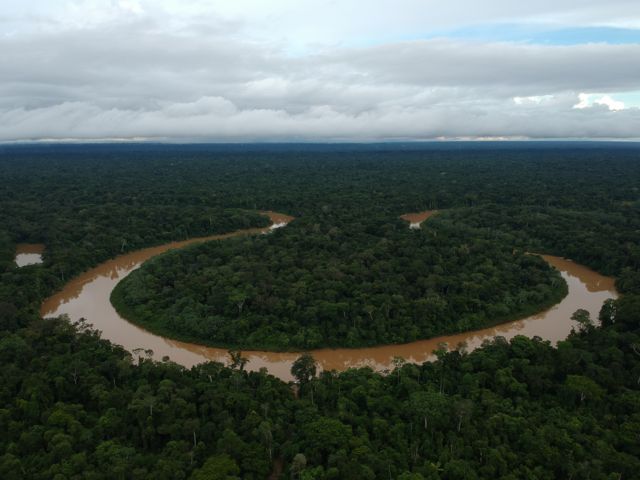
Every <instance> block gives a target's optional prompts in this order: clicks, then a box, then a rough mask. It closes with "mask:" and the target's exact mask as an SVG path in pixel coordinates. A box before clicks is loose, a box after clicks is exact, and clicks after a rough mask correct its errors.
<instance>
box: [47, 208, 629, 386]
mask: <svg viewBox="0 0 640 480" xmlns="http://www.w3.org/2000/svg"><path fill="white" fill-rule="evenodd" d="M265 213H266V214H267V215H269V217H270V218H271V221H272V222H273V224H272V226H271V227H268V228H263V229H259V228H256V229H247V230H242V231H240V232H235V233H230V234H224V235H214V236H211V237H204V238H197V239H191V240H187V241H183V242H174V243H170V244H167V245H161V246H159V247H152V248H146V249H143V250H139V251H137V252H133V253H129V254H126V255H122V256H120V257H117V258H115V259H113V260H109V261H107V262H105V263H103V264H101V265H99V266H98V267H96V268H94V269H92V270H89V271H88V272H85V273H84V274H82V275H80V276H79V277H77V278H75V279H74V280H72V281H71V282H69V283H68V284H67V285H66V286H65V287H64V289H63V290H62V291H61V292H59V293H57V294H56V295H54V296H52V297H51V298H49V299H48V300H46V301H45V302H44V303H43V305H42V308H41V314H42V316H43V317H53V316H57V315H62V314H67V315H69V318H70V319H71V321H75V320H78V319H80V318H85V319H87V321H88V322H89V323H91V324H93V326H94V328H96V329H98V330H101V331H102V337H103V338H105V339H108V340H110V341H111V342H113V343H115V344H119V345H122V346H123V347H124V348H126V349H127V350H129V351H133V350H134V349H136V348H142V349H151V350H153V352H154V358H156V359H161V358H162V357H164V356H168V357H169V358H170V359H171V360H173V361H174V362H177V363H179V364H182V365H184V366H186V367H191V366H193V365H196V364H198V363H202V362H205V361H210V360H214V361H218V362H224V363H227V361H228V354H227V349H224V348H211V347H205V346H202V345H196V344H192V343H187V342H180V341H177V340H171V339H168V338H163V337H161V336H158V335H155V334H152V333H150V332H148V331H146V330H144V329H143V328H140V327H138V326H136V325H133V324H132V323H129V322H127V321H126V320H124V319H123V318H121V317H120V316H119V315H118V313H117V312H116V311H115V309H114V308H113V306H112V305H111V302H110V301H109V297H110V295H111V291H112V290H113V289H114V287H115V286H116V284H117V283H118V282H119V281H120V280H121V279H123V278H124V277H125V276H127V275H128V274H129V273H130V272H131V271H132V270H134V269H136V268H138V267H139V266H140V265H141V264H142V263H143V262H144V261H146V260H148V259H149V258H151V257H153V256H155V255H158V254H160V253H162V252H165V251H167V250H169V249H171V248H180V247H183V246H185V245H188V244H192V243H197V242H202V241H207V240H220V239H225V238H229V237H232V236H238V235H251V234H258V233H267V232H268V231H269V230H270V229H273V228H277V227H280V226H284V225H286V224H287V223H288V222H289V221H290V220H292V217H289V216H287V215H281V214H276V213H273V212H265ZM542 258H544V259H545V260H546V261H547V262H548V263H549V264H551V265H552V266H554V267H555V268H557V269H558V270H559V271H560V273H561V275H562V277H563V278H564V279H565V280H566V282H567V284H568V286H569V293H568V295H567V296H566V297H565V298H564V300H562V301H561V302H560V303H559V304H557V305H556V306H554V307H552V308H551V309H549V310H547V311H545V312H542V313H540V314H537V315H533V316H531V317H527V318H525V319H522V320H517V321H514V322H508V323H504V324H500V325H497V326H495V327H491V328H486V329H483V330H477V331H472V332H465V333H460V334H456V335H447V336H442V337H436V338H432V339H429V340H421V341H416V342H412V343H407V344H402V345H386V346H380V347H371V348H358V349H346V348H341V349H321V350H314V351H312V352H311V353H312V354H313V356H314V358H315V359H316V360H317V361H318V363H319V366H320V367H321V368H322V369H327V370H340V371H341V370H345V369H347V368H350V367H357V366H364V365H368V366H371V367H372V368H374V369H376V370H380V371H382V370H385V369H390V368H392V361H393V358H394V357H396V356H400V357H403V358H404V359H405V360H407V361H409V362H414V363H422V362H424V361H426V360H429V359H431V358H433V351H434V350H435V349H437V348H438V346H439V345H440V344H441V343H446V344H448V346H449V347H450V348H455V347H456V346H457V345H458V344H459V343H461V342H465V343H466V344H467V347H468V349H469V350H471V349H473V348H476V347H478V346H480V345H481V344H482V342H483V341H484V340H487V339H491V338H493V337H495V336H498V335H499V336H503V337H505V338H507V339H509V338H512V337H514V336H516V335H526V336H529V337H533V336H536V335H537V336H539V337H542V338H544V339H546V340H550V341H551V342H553V343H555V342H557V341H558V340H562V339H564V338H566V337H567V335H568V334H569V332H570V331H571V328H572V326H573V325H572V324H573V322H572V321H571V319H570V317H571V314H572V313H573V312H574V311H576V310H577V309H579V308H584V309H585V310H588V311H589V312H590V313H591V316H592V318H597V316H598V312H599V310H600V307H601V306H602V304H603V302H604V301H605V300H606V299H608V298H616V297H617V292H616V290H615V288H614V280H613V279H612V278H609V277H605V276H602V275H600V274H598V273H596V272H594V271H592V270H590V269H588V268H586V267H584V266H581V265H578V264H576V263H574V262H572V261H570V260H565V259H563V258H560V257H554V256H548V255H543V256H542ZM243 356H244V357H246V358H247V359H248V360H249V363H248V364H247V368H248V369H250V370H259V369H260V368H263V367H264V368H267V369H268V370H269V372H270V373H271V374H273V375H276V376H277V377H280V378H281V379H283V380H285V381H288V380H291V379H292V377H291V373H290V371H289V370H290V368H291V364H292V362H293V361H294V360H295V359H296V358H298V356H299V353H293V352H287V353H278V352H263V351H249V350H246V351H243Z"/></svg>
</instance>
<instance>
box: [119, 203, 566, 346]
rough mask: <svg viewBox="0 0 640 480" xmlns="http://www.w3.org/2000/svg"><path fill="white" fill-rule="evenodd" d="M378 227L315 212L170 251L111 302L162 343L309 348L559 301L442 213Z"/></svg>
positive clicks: (412, 335)
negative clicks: (265, 230)
mask: <svg viewBox="0 0 640 480" xmlns="http://www.w3.org/2000/svg"><path fill="white" fill-rule="evenodd" d="M355 201H358V199H356V200H355ZM378 222H379V223H381V224H382V225H384V223H383V222H384V217H381V218H380V219H379V220H378ZM387 223H388V225H385V226H384V227H382V229H383V230H384V235H383V236H381V235H380V233H378V232H377V231H376V229H375V227H372V226H371V224H370V223H369V221H368V219H366V218H365V219H362V220H361V222H360V223H359V224H358V226H359V227H360V230H353V229H352V228H351V227H350V225H349V224H348V223H343V222H340V218H339V217H338V218H336V217H333V216H331V215H329V214H325V213H322V210H321V212H320V214H318V215H314V216H311V215H309V216H305V217H304V218H303V219H300V220H296V221H294V222H293V223H292V224H291V225H290V226H288V227H287V228H286V229H283V230H282V231H280V232H277V233H275V234H272V235H267V236H258V237H248V238H242V239H234V240H233V241H226V240H225V241H219V242H209V243H206V244H203V245H199V246H196V247H194V248H188V249H184V250H179V251H174V252H171V253H170V254H168V255H162V256H159V257H158V258H156V259H154V260H153V261H150V262H148V263H146V264H145V265H144V266H143V267H142V268H141V269H139V270H137V271H134V272H133V273H132V274H130V275H129V276H128V277H127V278H126V279H125V280H123V281H122V282H121V283H120V284H119V285H118V287H117V288H116V290H114V292H113V295H112V302H113V303H114V304H115V305H116V306H117V307H118V310H119V311H120V313H121V314H122V315H123V316H124V317H125V318H127V319H129V320H133V321H136V323H141V324H143V325H144V326H145V327H146V328H148V329H150V330H152V331H157V332H158V333H162V334H166V335H168V336H170V337H176V338H181V339H185V340H191V341H196V342H201V343H208V344H213V345H222V346H236V347H238V348H267V349H287V348H290V347H293V348H297V349H312V348H318V347H326V346H331V347H338V346H347V347H357V346H365V345H366V346H368V345H376V344H388V343H401V342H409V341H413V340H417V339H423V338H429V337H434V336H437V335H442V334H446V333H454V332H460V331H465V330H471V329H477V328H481V327H484V326H487V325H488V324H490V323H496V322H499V321H500V320H506V319H511V318H517V317H523V316H526V315H527V314H530V313H534V312H536V311H541V310H543V309H544V307H548V306H550V305H552V304H555V303H557V302H558V301H560V299H561V298H562V297H563V296H564V294H565V293H566V286H565V284H564V281H563V280H562V278H561V277H560V275H559V273H558V272H557V271H555V270H552V269H551V267H549V266H548V265H547V264H546V263H545V262H544V261H543V260H542V259H541V258H540V257H537V256H532V255H527V254H526V253H525V252H524V251H522V250H519V251H514V243H513V237H512V236H511V235H504V234H501V233H500V232H496V231H492V230H490V229H487V228H470V227H468V226H467V225H466V223H465V222H464V220H457V221H456V222H451V221H449V220H448V215H447V213H446V212H442V213H440V214H439V215H437V216H435V217H433V218H432V219H430V220H429V222H428V226H425V229H424V230H418V231H412V230H409V228H407V224H406V222H402V221H400V220H398V219H396V220H395V221H394V219H393V218H391V219H388V220H387Z"/></svg>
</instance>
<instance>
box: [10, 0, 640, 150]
mask: <svg viewBox="0 0 640 480" xmlns="http://www.w3.org/2000/svg"><path fill="white" fill-rule="evenodd" d="M639 137H640V1H638V0H607V1H606V2H605V1H602V0H555V1H551V0H537V1H536V2H517V1H514V0H483V1H478V0H448V1H446V2H443V1H442V0H438V1H436V0H371V1H368V2H365V1H362V0H357V1H356V0H332V1H329V0H326V1H321V0H306V1H305V0H296V1H294V0H268V1H267V0H224V1H219V0H209V1H205V0H103V1H97V0H84V1H80V0H67V1H65V0H20V1H15V2H14V1H10V0H0V141H16V140H17V141H21V140H131V139H134V140H135V139H137V140H141V139H145V140H146V139H148V140H166V141H231V142H236V141H384V140H430V139H494V138H495V139H502V138H505V139H524V138H532V139H544V138H550V139H553V138H563V139H564V138H576V139H584V138H589V139H604V138H612V139H638V138H639Z"/></svg>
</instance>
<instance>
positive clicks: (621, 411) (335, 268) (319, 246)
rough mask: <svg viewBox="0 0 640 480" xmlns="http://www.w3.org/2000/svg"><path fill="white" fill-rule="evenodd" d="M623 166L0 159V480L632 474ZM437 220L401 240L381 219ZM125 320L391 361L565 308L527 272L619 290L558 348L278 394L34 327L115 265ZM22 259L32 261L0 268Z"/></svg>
mask: <svg viewBox="0 0 640 480" xmlns="http://www.w3.org/2000/svg"><path fill="white" fill-rule="evenodd" d="M639 156H640V148H639V147H637V146H636V145H633V144H629V145H615V144H598V143H594V144H588V145H587V144H527V143H522V144H487V145H476V144H473V145H467V144H458V143H453V144H434V145H419V144H417V145H401V144H397V145H394V144H388V145H369V146H356V145H344V146H317V145H307V146H301V145H289V146H279V145H270V146H257V145H256V146H198V145H195V146H157V145H126V146H123V145H115V146H100V145H95V146H37V147H26V146H15V147H0V177H1V178H2V179H3V181H2V182H1V183H0V272H1V275H2V277H1V280H0V363H1V365H2V366H3V368H2V369H1V371H0V375H1V376H2V377H1V381H0V432H2V434H1V435H0V477H1V478H3V479H23V478H34V479H56V480H62V479H101V478H120V479H147V478H149V479H151V478H153V479H180V478H185V479H233V478H249V479H265V478H278V477H279V476H280V477H281V478H295V479H298V478H300V479H331V478H347V479H360V478H362V479H374V478H385V479H387V478H401V479H405V480H406V479H447V480H453V479H474V478H478V479H480V478H486V479H505V480H506V479H522V478H531V479H534V478H535V479H554V478H575V479H577V478H591V479H603V480H610V479H631V478H636V477H637V472H638V471H639V470H640V460H638V459H639V458H640V391H639V389H640V324H639V322H640V161H639ZM435 209H437V210H439V211H440V213H439V214H438V215H436V216H434V217H433V218H430V219H429V220H428V221H427V222H426V223H425V224H424V225H423V228H422V229H420V230H410V229H409V228H408V225H407V223H406V222H404V221H402V220H400V219H399V216H400V215H401V214H403V213H407V212H417V211H422V210H435ZM260 210H275V211H279V212H283V213H286V214H289V215H292V216H294V217H295V220H294V221H293V222H292V223H291V224H290V225H289V226H287V228H285V229H281V230H278V231H276V232H274V233H272V234H270V235H266V236H257V237H250V238H249V237H247V238H237V239H229V240H225V241H222V242H210V243H206V244H202V245H196V246H191V247H188V248H186V249H184V250H180V251H175V252H169V253H167V254H164V255H161V256H159V257H157V258H155V259H154V260H152V261H150V262H149V263H147V264H145V266H144V267H143V268H141V269H140V270H138V271H136V272H135V273H134V274H132V275H130V276H129V277H128V278H127V279H125V280H124V281H123V282H121V284H120V285H119V287H118V288H117V289H116V291H115V293H114V300H115V301H116V304H117V306H119V308H120V309H124V310H126V313H130V314H131V315H127V316H128V317H130V318H131V319H132V320H135V321H137V322H140V323H142V324H143V325H145V326H146V327H148V328H150V329H152V330H157V331H160V332H162V333H166V334H168V336H175V337H177V338H187V339H189V340H197V341H201V342H204V343H211V344H219V345H225V346H229V347H234V348H237V349H240V350H241V349H242V348H249V347H266V348H274V349H283V350H286V349H289V348H302V349H311V348H315V347H318V346H338V345H340V346H362V345H374V344H383V343H397V342H403V341H409V340H413V339H417V338H426V337H430V336H435V335H439V334H442V333H450V332H456V331H462V330H468V329H473V328H478V327H481V326H484V325H487V324H489V323H491V322H495V321H504V320H507V319H510V318H516V317H518V316H522V315H526V314H528V313H530V312H532V311H537V310H540V309H542V308H544V307H545V306H547V305H550V304H553V303H555V302H557V301H558V300H559V299H560V298H561V297H562V296H563V295H564V292H565V290H564V289H565V286H564V282H563V281H562V279H561V278H560V276H559V275H558V273H557V272H556V271H555V270H553V269H551V268H550V267H549V266H548V265H547V264H546V263H545V262H543V261H542V260H540V259H539V258H538V257H535V256H532V255H527V253H528V252H536V253H548V254H553V255H560V256H565V257H567V258H571V259H573V260H575V261H576V262H579V263H582V264H585V265H587V266H589V267H591V268H593V269H595V270H597V271H598V272H600V273H603V274H607V275H611V276H615V277H616V279H617V287H618V290H619V291H620V292H621V293H622V297H621V298H620V299H618V300H616V301H610V302H607V303H605V305H604V306H603V309H602V311H601V313H600V318H599V319H591V318H588V317H587V316H585V315H584V312H577V314H576V315H575V319H576V330H575V332H574V333H572V334H571V335H570V336H569V337H568V338H567V339H566V340H565V341H562V342H560V343H559V344H558V345H557V347H556V346H554V345H550V344H549V342H546V341H544V340H542V339H539V338H533V339H531V338H525V337H516V338H515V339H513V340H512V341H511V342H507V341H505V340H503V339H500V338H497V339H496V340H495V341H493V342H491V343H488V344H486V345H485V346H483V347H482V348H480V349H477V350H475V351H473V352H470V353H469V352H467V351H466V350H465V349H464V347H461V348H460V349H458V350H457V351H453V352H449V353H447V352H446V351H445V350H444V349H443V350H442V351H439V352H438V354H437V361H435V362H428V363H425V364H422V365H413V364H409V363H406V362H404V361H403V360H402V359H397V362H396V368H394V369H393V371H390V372H387V373H386V374H380V373H375V372H373V371H372V370H371V369H368V368H362V369H352V370H348V371H346V372H343V373H336V372H321V373H319V372H318V371H316V368H315V366H314V364H313V361H312V359H310V358H307V357H302V358H301V360H300V361H299V362H297V363H296V365H295V372H294V374H295V376H296V379H297V382H296V383H297V385H296V387H295V388H292V385H290V384H286V383H284V382H282V381H280V380H278V379H276V378H275V377H273V376H271V375H269V373H268V372H267V371H260V372H248V371H246V370H245V368H244V363H243V361H242V358H241V354H237V353H236V354H235V355H234V356H233V357H230V363H229V365H227V366H225V365H222V364H218V363H208V364H203V365H199V366H196V367H194V368H192V369H185V368H184V367H181V366H179V365H177V364H175V363H173V362H171V360H170V359H167V360H166V361H163V362H154V361H152V360H151V359H149V358H146V356H145V355H144V354H140V353H136V354H131V353H129V352H126V351H125V350H123V349H122V348H120V347H118V346H115V345H112V344H111V343H110V342H108V341H106V340H102V339H101V338H100V335H99V332H96V331H93V330H92V329H91V328H90V327H89V326H88V324H90V323H91V318H87V319H86V323H85V322H82V323H79V324H74V325H72V324H70V323H69V322H68V321H66V319H64V318H59V319H45V320H42V319H40V318H39V313H38V312H39V306H40V303H41V302H42V300H43V299H44V298H46V297H47V296H48V295H50V294H52V293H53V292H55V291H56V290H58V289H60V288H61V287H62V286H63V285H64V284H65V283H66V282H68V281H69V280H70V279H72V278H73V277H74V276H75V275H77V274H79V273H80V272H82V271H84V270H86V269H88V268H89V267H92V266H95V265H97V264H98V263H100V262H102V261H104V260H107V259H109V258H111V257H113V256H115V255H118V254H120V253H124V252H129V251H133V250H136V249H139V248H142V247H146V246H151V245H157V244H160V243H165V242H168V241H171V240H182V239H186V238H190V237H195V236H203V235H208V234H214V233H223V232H230V231H234V230H237V229H240V228H248V227H258V226H265V225H267V224H268V220H267V219H266V218H265V217H262V216H260V215H259V214H258V213H257V212H258V211H260ZM18 243H42V244H44V245H45V246H46V249H45V251H44V256H43V259H44V263H43V264H41V265H32V266H27V267H22V268H18V267H17V266H16V265H15V264H14V253H15V246H16V244H18Z"/></svg>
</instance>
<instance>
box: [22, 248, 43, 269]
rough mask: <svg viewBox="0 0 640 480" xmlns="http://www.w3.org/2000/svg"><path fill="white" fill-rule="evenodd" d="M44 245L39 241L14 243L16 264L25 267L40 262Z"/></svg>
mask: <svg viewBox="0 0 640 480" xmlns="http://www.w3.org/2000/svg"><path fill="white" fill-rule="evenodd" d="M43 253H44V245H42V244H41V243H20V244H18V245H16V258H15V262H16V265H18V266H19V267H26V266H27V265H36V264H38V263H42V254H43Z"/></svg>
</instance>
